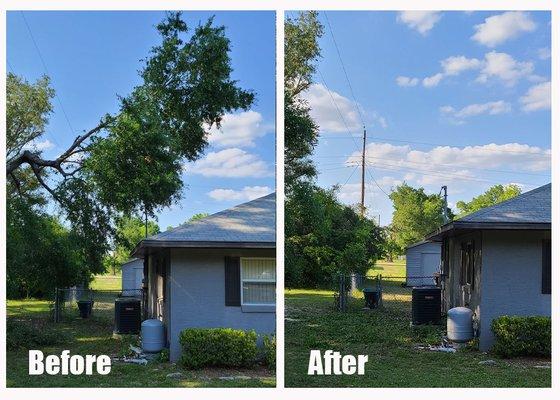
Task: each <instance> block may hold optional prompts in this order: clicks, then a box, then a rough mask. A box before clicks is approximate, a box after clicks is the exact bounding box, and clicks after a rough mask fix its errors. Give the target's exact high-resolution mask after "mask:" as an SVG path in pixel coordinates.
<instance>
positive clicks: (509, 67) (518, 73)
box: [397, 51, 546, 88]
mask: <svg viewBox="0 0 560 400" xmlns="http://www.w3.org/2000/svg"><path fill="white" fill-rule="evenodd" d="M440 65H441V71H440V72H438V73H436V74H434V75H432V76H428V77H425V78H424V79H422V85H423V86H424V87H428V88H430V87H435V86H437V85H439V84H440V82H441V81H442V80H443V79H444V78H446V77H448V76H457V75H459V74H461V73H463V72H465V71H469V70H479V71H480V72H479V75H478V77H477V78H476V81H477V82H479V83H486V82H489V81H490V80H492V79H498V80H499V81H501V82H502V83H503V84H504V85H506V86H514V85H515V84H516V83H517V82H518V81H519V80H520V79H521V78H526V79H527V80H529V81H531V82H542V80H543V79H546V78H543V77H541V76H538V75H535V74H533V69H534V65H533V63H532V62H530V61H517V60H515V59H514V58H513V57H512V56H510V55H509V54H507V53H497V52H495V51H491V52H489V53H486V54H485V56H484V59H483V60H479V59H477V58H467V57H465V56H463V55H459V56H451V57H448V58H446V59H445V60H442V61H440ZM415 79H417V78H409V77H404V76H400V77H398V78H397V84H398V85H399V86H413V85H412V84H410V83H411V82H415V83H417V82H416V81H414V80H415Z"/></svg>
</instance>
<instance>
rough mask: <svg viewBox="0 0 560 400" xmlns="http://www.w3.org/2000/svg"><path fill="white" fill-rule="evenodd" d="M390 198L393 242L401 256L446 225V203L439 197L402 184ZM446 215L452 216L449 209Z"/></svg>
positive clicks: (421, 189)
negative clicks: (412, 245)
mask: <svg viewBox="0 0 560 400" xmlns="http://www.w3.org/2000/svg"><path fill="white" fill-rule="evenodd" d="M389 197H390V199H391V200H392V201H393V220H392V223H391V233H392V238H393V240H394V241H395V243H396V245H397V246H398V247H399V248H400V250H401V252H402V251H404V249H405V248H406V247H407V246H408V245H410V244H412V243H414V242H417V241H419V240H422V239H423V238H424V237H425V236H426V235H427V234H428V233H430V232H432V231H434V230H436V229H437V228H438V227H439V226H441V225H442V224H443V223H444V220H443V208H444V201H443V199H442V198H441V197H440V196H439V195H437V194H427V193H426V192H425V191H424V188H414V187H412V186H410V185H408V184H406V183H403V184H402V185H399V186H397V187H396V188H395V189H394V190H393V191H392V192H391V194H390V195H389ZM447 213H448V215H449V216H451V217H452V216H453V215H452V212H451V210H450V209H449V208H448V209H447Z"/></svg>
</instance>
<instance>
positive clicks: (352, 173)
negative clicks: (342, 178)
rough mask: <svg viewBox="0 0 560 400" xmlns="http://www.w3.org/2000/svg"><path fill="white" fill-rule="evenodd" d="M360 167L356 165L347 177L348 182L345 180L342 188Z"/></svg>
mask: <svg viewBox="0 0 560 400" xmlns="http://www.w3.org/2000/svg"><path fill="white" fill-rule="evenodd" d="M357 169H358V167H357V166H356V167H355V168H354V169H353V170H352V172H351V173H350V176H349V177H348V178H347V179H346V182H344V183H343V184H342V186H341V188H343V187H344V186H346V184H347V183H348V181H350V178H352V175H354V172H356V170H357Z"/></svg>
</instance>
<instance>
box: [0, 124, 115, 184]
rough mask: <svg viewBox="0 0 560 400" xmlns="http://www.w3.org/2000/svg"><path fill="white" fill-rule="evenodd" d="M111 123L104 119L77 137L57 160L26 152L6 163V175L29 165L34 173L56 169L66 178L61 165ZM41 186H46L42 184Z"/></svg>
mask: <svg viewBox="0 0 560 400" xmlns="http://www.w3.org/2000/svg"><path fill="white" fill-rule="evenodd" d="M109 123H110V122H109V119H108V118H107V119H104V120H103V121H101V123H100V124H99V125H97V126H96V127H95V128H93V129H91V130H90V131H88V132H86V133H85V134H83V135H79V136H77V137H76V138H75V139H74V142H73V143H72V145H70V147H69V148H68V149H67V150H66V151H64V153H62V154H61V155H60V156H58V157H57V158H56V159H55V160H45V159H44V158H42V157H41V156H40V155H39V154H38V153H33V152H31V151H30V150H24V151H23V152H22V153H21V154H19V155H18V156H17V157H14V158H13V159H12V160H10V161H9V162H8V163H6V175H10V174H11V173H12V172H14V171H15V170H16V169H18V168H19V167H21V166H22V165H23V164H29V166H31V168H32V169H33V171H35V170H38V171H39V170H40V169H43V168H45V167H48V168H54V169H56V170H57V171H58V172H60V173H61V174H62V175H63V176H65V174H67V172H65V171H64V170H63V169H62V166H61V164H62V163H64V162H65V161H66V160H67V159H68V158H69V157H71V156H72V155H73V154H76V153H79V152H82V151H84V150H83V147H82V143H83V142H84V141H85V140H87V139H88V138H90V137H91V136H92V135H94V134H96V133H98V132H100V131H102V130H103V129H105V128H106V127H107V126H108V125H109ZM41 185H42V186H44V185H43V184H42V183H41ZM45 189H47V187H45Z"/></svg>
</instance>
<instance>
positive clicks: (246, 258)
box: [239, 257, 277, 307]
mask: <svg viewBox="0 0 560 400" xmlns="http://www.w3.org/2000/svg"><path fill="white" fill-rule="evenodd" d="M244 260H247V261H248V260H251V261H255V260H266V261H268V260H274V268H276V257H240V259H239V283H240V284H239V290H240V291H241V306H242V307H243V306H249V307H251V306H267V307H269V306H276V294H277V293H276V279H243V261H244ZM276 272H277V271H275V275H277V274H276ZM244 282H249V283H274V302H273V303H247V304H245V301H244V299H243V283H244Z"/></svg>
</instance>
